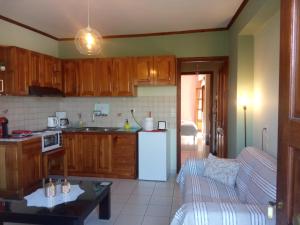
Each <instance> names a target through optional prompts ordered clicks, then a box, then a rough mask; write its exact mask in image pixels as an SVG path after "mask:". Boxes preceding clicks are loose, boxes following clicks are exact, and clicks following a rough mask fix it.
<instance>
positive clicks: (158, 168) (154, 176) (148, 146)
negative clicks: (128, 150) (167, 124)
mask: <svg viewBox="0 0 300 225" xmlns="http://www.w3.org/2000/svg"><path fill="white" fill-rule="evenodd" d="M138 143H139V144H138V146H139V179H140V180H158V181H166V180H167V178H168V177H167V175H168V174H167V133H166V132H139V139H138Z"/></svg>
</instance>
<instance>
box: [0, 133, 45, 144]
mask: <svg viewBox="0 0 300 225" xmlns="http://www.w3.org/2000/svg"><path fill="white" fill-rule="evenodd" d="M40 137H41V135H40V134H34V135H32V136H28V137H23V138H0V143H1V142H2V143H7V142H22V141H28V140H31V139H34V138H40Z"/></svg>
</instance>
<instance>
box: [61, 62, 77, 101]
mask: <svg viewBox="0 0 300 225" xmlns="http://www.w3.org/2000/svg"><path fill="white" fill-rule="evenodd" d="M62 67H63V90H64V93H65V95H66V96H77V95H78V81H77V79H78V75H79V74H78V73H79V72H78V70H79V67H78V60H64V61H63V62H62Z"/></svg>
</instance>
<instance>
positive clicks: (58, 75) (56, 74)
mask: <svg viewBox="0 0 300 225" xmlns="http://www.w3.org/2000/svg"><path fill="white" fill-rule="evenodd" d="M53 60H54V61H53V84H52V87H54V88H57V89H59V90H62V68H61V60H60V59H57V58H54V59H53Z"/></svg>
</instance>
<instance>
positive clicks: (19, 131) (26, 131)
mask: <svg viewBox="0 0 300 225" xmlns="http://www.w3.org/2000/svg"><path fill="white" fill-rule="evenodd" d="M11 133H12V134H32V131H31V130H13V131H12V132H11Z"/></svg>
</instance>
